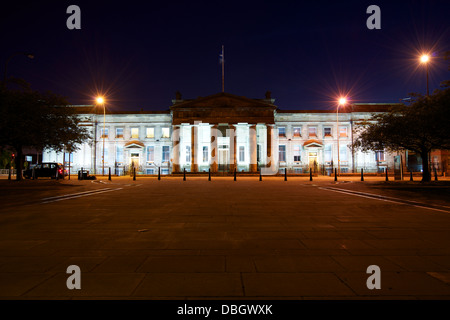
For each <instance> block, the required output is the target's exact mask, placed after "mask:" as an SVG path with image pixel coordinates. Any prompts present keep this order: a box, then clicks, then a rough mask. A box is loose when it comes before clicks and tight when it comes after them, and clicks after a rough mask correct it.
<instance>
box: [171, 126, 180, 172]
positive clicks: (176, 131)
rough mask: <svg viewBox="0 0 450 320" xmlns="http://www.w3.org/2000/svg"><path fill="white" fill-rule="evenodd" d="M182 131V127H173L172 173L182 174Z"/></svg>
mask: <svg viewBox="0 0 450 320" xmlns="http://www.w3.org/2000/svg"><path fill="white" fill-rule="evenodd" d="M180 131H181V126H179V125H176V126H173V133H172V155H173V159H172V172H173V173H178V172H180Z"/></svg>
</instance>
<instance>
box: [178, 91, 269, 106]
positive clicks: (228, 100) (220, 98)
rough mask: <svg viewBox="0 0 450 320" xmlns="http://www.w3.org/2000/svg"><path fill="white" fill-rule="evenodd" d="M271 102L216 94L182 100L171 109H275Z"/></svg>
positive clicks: (228, 94)
mask: <svg viewBox="0 0 450 320" xmlns="http://www.w3.org/2000/svg"><path fill="white" fill-rule="evenodd" d="M272 102H273V100H267V99H250V98H247V97H242V96H237V95H234V94H231V93H218V94H214V95H211V96H207V97H199V98H197V99H192V100H182V101H180V102H177V103H175V104H174V105H173V106H172V107H171V109H179V108H183V109H184V108H245V107H252V108H253V107H269V108H275V105H274V104H273V103H272Z"/></svg>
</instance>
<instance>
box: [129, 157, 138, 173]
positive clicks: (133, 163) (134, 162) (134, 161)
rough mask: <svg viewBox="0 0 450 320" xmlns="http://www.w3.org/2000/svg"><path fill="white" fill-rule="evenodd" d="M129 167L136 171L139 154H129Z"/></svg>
mask: <svg viewBox="0 0 450 320" xmlns="http://www.w3.org/2000/svg"><path fill="white" fill-rule="evenodd" d="M130 167H131V168H133V167H134V168H136V170H138V168H139V153H131V154H130Z"/></svg>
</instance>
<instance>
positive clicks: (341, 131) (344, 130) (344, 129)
mask: <svg viewBox="0 0 450 320" xmlns="http://www.w3.org/2000/svg"><path fill="white" fill-rule="evenodd" d="M339 136H340V137H346V136H347V127H340V128H339Z"/></svg>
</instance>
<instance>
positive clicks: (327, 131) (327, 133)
mask: <svg viewBox="0 0 450 320" xmlns="http://www.w3.org/2000/svg"><path fill="white" fill-rule="evenodd" d="M323 136H324V137H331V128H330V127H325V128H323Z"/></svg>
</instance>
